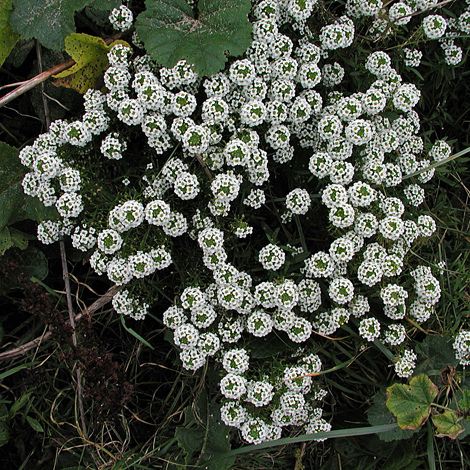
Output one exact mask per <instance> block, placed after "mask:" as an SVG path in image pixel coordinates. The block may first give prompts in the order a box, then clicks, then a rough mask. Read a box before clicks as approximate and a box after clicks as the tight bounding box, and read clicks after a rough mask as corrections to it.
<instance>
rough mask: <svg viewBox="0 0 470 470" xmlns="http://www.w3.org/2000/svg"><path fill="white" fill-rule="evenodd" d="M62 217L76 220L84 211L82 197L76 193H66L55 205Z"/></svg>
mask: <svg viewBox="0 0 470 470" xmlns="http://www.w3.org/2000/svg"><path fill="white" fill-rule="evenodd" d="M55 206H56V208H57V211H58V212H59V214H60V215H61V216H62V217H68V218H75V217H78V216H79V215H80V213H81V212H82V211H83V209H84V206H83V202H82V196H81V195H80V194H76V193H64V194H62V196H60V198H59V199H58V200H57V202H56V203H55Z"/></svg>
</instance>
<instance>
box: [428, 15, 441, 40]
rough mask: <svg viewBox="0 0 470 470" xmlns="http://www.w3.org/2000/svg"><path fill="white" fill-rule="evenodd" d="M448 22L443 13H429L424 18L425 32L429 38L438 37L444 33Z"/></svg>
mask: <svg viewBox="0 0 470 470" xmlns="http://www.w3.org/2000/svg"><path fill="white" fill-rule="evenodd" d="M446 28H447V22H446V20H445V18H444V17H442V16H441V15H429V16H427V17H426V18H424V20H423V30H424V34H425V35H426V36H427V37H428V38H429V39H438V38H440V37H442V36H443V35H444V33H445V32H446Z"/></svg>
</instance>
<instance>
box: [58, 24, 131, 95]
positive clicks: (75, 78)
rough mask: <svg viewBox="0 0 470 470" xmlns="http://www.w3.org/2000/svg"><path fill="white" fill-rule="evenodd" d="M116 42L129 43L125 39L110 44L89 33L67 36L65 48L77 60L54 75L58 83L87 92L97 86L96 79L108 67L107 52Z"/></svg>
mask: <svg viewBox="0 0 470 470" xmlns="http://www.w3.org/2000/svg"><path fill="white" fill-rule="evenodd" d="M115 44H125V45H127V46H128V44H127V43H126V42H125V41H114V42H113V43H112V44H110V45H109V46H107V45H106V43H105V42H104V41H103V40H102V39H101V38H99V37H96V36H90V35H89V34H79V33H73V34H71V35H70V36H68V37H67V38H65V50H66V52H67V53H68V54H69V55H70V57H72V59H73V60H74V61H75V62H76V63H75V65H73V66H72V67H70V68H69V69H67V70H64V71H63V72H61V73H59V74H57V75H54V77H55V78H57V79H58V80H57V81H56V82H55V84H56V85H61V86H64V87H66V88H74V89H75V90H77V91H78V92H80V93H86V91H87V90H88V89H90V88H95V85H96V80H97V79H98V78H99V77H101V75H102V74H103V72H104V71H105V70H106V68H107V67H108V57H107V54H108V52H109V50H110V49H111V47H113V46H114V45H115Z"/></svg>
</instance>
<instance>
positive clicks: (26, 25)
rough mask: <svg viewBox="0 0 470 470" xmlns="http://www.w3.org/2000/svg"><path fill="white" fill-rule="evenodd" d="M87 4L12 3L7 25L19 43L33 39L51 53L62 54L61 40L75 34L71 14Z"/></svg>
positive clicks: (79, 0) (65, 0)
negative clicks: (11, 28) (20, 37)
mask: <svg viewBox="0 0 470 470" xmlns="http://www.w3.org/2000/svg"><path fill="white" fill-rule="evenodd" d="M89 3H90V0H47V1H38V0H13V6H14V8H15V9H14V11H13V13H12V15H11V24H12V26H13V29H14V31H15V32H17V33H19V34H21V36H22V37H23V39H30V38H36V39H38V40H39V42H40V43H41V44H42V45H43V46H45V47H47V48H48V49H52V50H54V51H58V50H63V48H64V39H65V38H66V37H67V36H68V35H69V34H71V33H74V32H75V22H74V14H75V12H76V11H78V10H82V9H83V8H85V6H87V5H88V4H89Z"/></svg>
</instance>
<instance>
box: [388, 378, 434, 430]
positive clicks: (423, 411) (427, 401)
mask: <svg viewBox="0 0 470 470" xmlns="http://www.w3.org/2000/svg"><path fill="white" fill-rule="evenodd" d="M437 392H438V388H437V387H436V385H434V383H433V382H432V381H431V379H430V378H429V377H428V376H427V375H425V374H420V375H417V376H416V377H413V378H412V379H411V381H410V384H409V385H402V384H393V385H392V386H391V387H389V388H388V389H387V408H388V409H389V410H390V411H391V412H392V413H393V414H394V415H395V416H396V417H397V422H398V426H400V427H401V428H402V429H416V428H417V427H418V426H421V425H422V424H423V423H424V422H425V421H426V420H427V419H428V417H429V415H430V413H431V403H432V402H433V400H434V398H435V397H436V395H437Z"/></svg>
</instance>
